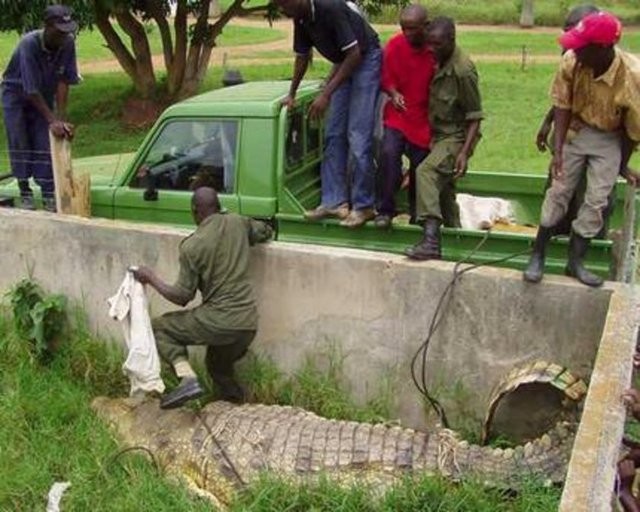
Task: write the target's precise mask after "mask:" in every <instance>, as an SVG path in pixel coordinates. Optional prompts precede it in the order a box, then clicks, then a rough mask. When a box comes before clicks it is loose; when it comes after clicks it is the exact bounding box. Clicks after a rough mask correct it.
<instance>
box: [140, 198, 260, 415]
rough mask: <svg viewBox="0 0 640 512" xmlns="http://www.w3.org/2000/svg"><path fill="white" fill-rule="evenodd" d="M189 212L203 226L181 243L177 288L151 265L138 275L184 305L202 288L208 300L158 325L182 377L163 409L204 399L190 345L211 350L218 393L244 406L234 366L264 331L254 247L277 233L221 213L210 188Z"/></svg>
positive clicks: (163, 350)
mask: <svg viewBox="0 0 640 512" xmlns="http://www.w3.org/2000/svg"><path fill="white" fill-rule="evenodd" d="M191 209H192V212H193V218H194V220H195V222H196V225H197V226H198V227H197V229H196V230H195V232H194V233H193V234H191V235H189V236H188V237H187V238H185V239H184V240H183V241H182V242H181V244H180V271H179V275H178V280H177V281H176V283H175V284H173V285H170V284H167V283H165V282H164V281H163V280H162V279H160V278H159V277H158V276H156V275H155V273H154V272H153V271H151V270H150V269H149V268H147V267H140V268H139V269H138V270H135V271H133V273H134V275H135V277H136V279H137V280H138V281H140V282H141V283H143V284H150V285H151V286H152V287H153V288H155V289H156V290H157V291H158V293H160V295H162V296H163V297H164V298H165V299H167V300H168V301H170V302H173V303H174V304H177V305H179V306H185V305H186V304H187V303H188V302H189V301H191V300H192V299H193V298H194V297H195V294H196V290H200V293H201V295H202V304H200V305H199V306H197V307H195V308H192V309H187V310H184V311H174V312H171V313H166V314H164V315H162V316H161V317H159V318H154V319H153V322H152V325H153V332H154V335H155V338H156V344H157V346H158V352H159V353H160V357H161V358H162V359H163V360H165V361H167V362H168V363H170V364H171V365H172V366H173V368H174V370H175V372H176V375H177V376H178V377H179V378H180V379H181V382H180V385H179V386H178V387H177V388H176V389H174V390H173V391H172V392H170V393H167V394H165V395H164V396H163V397H162V400H161V401H160V407H161V408H163V409H171V408H174V407H179V406H181V405H183V404H184V403H185V402H187V401H189V400H192V399H194V398H198V397H199V396H201V395H202V393H203V389H202V387H201V386H200V383H199V382H198V379H197V377H196V374H195V372H194V371H193V368H192V367H191V365H190V364H189V354H188V351H187V346H188V345H205V346H206V347H207V353H206V359H205V361H206V367H207V371H208V372H209V374H210V375H211V378H212V379H213V382H214V383H215V384H216V385H217V386H218V388H219V390H220V395H221V396H220V399H221V400H228V401H231V402H242V401H243V400H244V392H243V390H242V388H241V387H240V385H239V384H238V383H237V382H236V380H235V379H234V368H233V367H234V363H235V362H236V361H237V360H238V359H240V358H241V357H242V356H244V355H245V353H246V352H247V349H248V347H249V345H250V344H251V342H252V341H253V338H254V337H255V334H256V329H257V325H258V311H257V308H256V303H255V299H254V297H253V287H252V284H251V281H250V279H249V246H250V245H254V244H255V243H258V242H264V241H266V240H267V239H268V238H270V236H271V233H272V231H271V228H270V227H269V226H267V225H266V224H263V223H261V222H258V221H253V220H250V219H248V218H245V217H242V216H240V215H235V214H233V213H225V212H223V211H222V210H221V208H220V202H219V200H218V195H217V193H216V191H215V190H214V189H212V188H208V187H201V188H198V189H197V190H196V191H195V192H194V194H193V198H192V201H191Z"/></svg>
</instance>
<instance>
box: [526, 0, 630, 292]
mask: <svg viewBox="0 0 640 512" xmlns="http://www.w3.org/2000/svg"><path fill="white" fill-rule="evenodd" d="M621 33H622V26H621V24H620V22H619V21H618V19H617V18H616V17H615V16H613V15H612V14H609V13H607V12H598V13H594V14H590V15H588V16H586V17H585V18H583V19H582V21H580V23H578V24H577V25H576V26H575V27H574V28H572V29H571V30H569V31H567V32H565V33H564V35H562V36H561V37H560V44H561V45H562V47H564V48H566V49H567V50H570V51H567V52H566V53H565V54H564V56H563V58H562V63H561V65H560V69H559V70H558V72H557V73H556V76H555V79H554V81H553V85H552V87H551V97H552V99H553V104H554V118H555V136H554V154H553V160H552V163H551V170H552V173H553V182H552V184H551V188H549V190H547V193H546V195H545V198H544V202H543V203H542V212H541V214H540V227H539V229H538V234H537V236H536V241H535V244H534V247H533V254H532V256H531V260H530V262H529V266H528V267H527V269H526V270H525V272H524V279H525V280H526V281H529V282H532V283H537V282H538V281H540V280H541V279H542V274H543V271H544V261H545V249H546V246H547V243H548V242H549V239H550V238H551V237H552V236H553V234H554V228H555V227H556V226H557V224H558V223H559V222H560V220H561V219H562V218H563V217H564V216H565V214H566V212H567V208H568V206H569V201H570V200H571V197H572V196H573V194H574V192H575V190H576V187H577V185H578V183H579V182H580V179H581V178H582V176H583V175H584V173H585V172H586V176H587V188H586V192H585V196H584V202H583V204H582V205H581V206H580V209H579V210H578V215H577V217H576V219H575V220H574V221H573V222H572V224H571V238H570V241H569V261H568V264H567V267H566V270H565V272H566V274H567V275H569V276H572V277H575V278H576V279H578V281H580V282H581V283H583V284H586V285H588V286H600V285H601V284H602V279H601V278H600V277H598V276H596V275H594V274H592V273H591V272H589V271H588V270H586V269H585V267H584V263H583V262H584V258H585V255H586V253H587V249H588V248H589V244H590V242H591V239H592V238H594V237H595V236H596V235H597V234H598V232H599V231H600V230H601V229H602V225H603V210H604V209H605V208H606V206H607V203H608V199H607V198H608V196H609V194H610V192H611V190H612V188H613V186H614V185H615V183H616V180H617V178H618V174H622V175H625V176H626V175H628V174H629V170H628V168H627V164H628V162H629V157H630V156H631V152H632V150H633V148H634V147H635V146H636V145H637V143H638V142H639V141H640V94H639V93H638V91H639V90H640V61H639V60H638V59H637V58H636V57H634V56H633V55H631V54H628V53H626V52H623V51H622V50H620V49H618V48H617V47H616V46H615V45H616V43H617V42H618V40H619V39H620V35H621Z"/></svg>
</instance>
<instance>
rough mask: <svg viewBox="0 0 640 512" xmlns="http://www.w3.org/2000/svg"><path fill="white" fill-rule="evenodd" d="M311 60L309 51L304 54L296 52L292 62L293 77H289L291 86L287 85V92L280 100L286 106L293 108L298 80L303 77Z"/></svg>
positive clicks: (298, 84) (300, 80)
mask: <svg viewBox="0 0 640 512" xmlns="http://www.w3.org/2000/svg"><path fill="white" fill-rule="evenodd" d="M310 60H311V52H309V53H305V54H296V60H295V61H294V63H293V78H292V79H291V87H289V94H288V95H287V97H286V98H285V99H284V100H282V104H283V105H284V106H286V107H287V108H293V106H294V104H295V99H296V93H297V92H298V87H299V86H300V82H302V79H303V78H304V75H305V73H306V72H307V68H308V67H309V61H310Z"/></svg>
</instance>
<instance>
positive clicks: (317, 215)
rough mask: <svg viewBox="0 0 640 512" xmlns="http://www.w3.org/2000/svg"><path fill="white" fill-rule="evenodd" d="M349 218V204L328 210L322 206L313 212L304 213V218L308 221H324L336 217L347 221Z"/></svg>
mask: <svg viewBox="0 0 640 512" xmlns="http://www.w3.org/2000/svg"><path fill="white" fill-rule="evenodd" d="M348 216H349V205H348V204H347V203H342V204H339V205H338V206H336V207H335V208H328V207H326V206H323V205H320V206H318V207H317V208H314V209H313V210H308V211H306V212H304V217H305V219H307V220H322V219H326V218H328V217H336V218H338V219H340V220H342V219H346V218H347V217H348Z"/></svg>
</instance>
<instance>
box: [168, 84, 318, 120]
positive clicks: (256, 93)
mask: <svg viewBox="0 0 640 512" xmlns="http://www.w3.org/2000/svg"><path fill="white" fill-rule="evenodd" d="M290 84H291V82H290V81H289V80H278V81H275V80H274V81H265V82H263V81H259V82H247V83H244V84H240V85H234V86H232V87H223V88H221V89H214V90H212V91H208V92H205V93H203V94H199V95H198V96H193V97H192V98H189V99H187V100H184V101H181V102H180V103H176V104H175V105H172V106H171V107H169V108H168V109H167V110H165V111H164V113H163V114H162V117H163V118H165V117H176V116H179V117H182V116H190V117H194V116H211V115H214V116H224V117H227V116H230V117H231V116H232V117H275V116H277V115H278V113H279V112H280V109H281V107H282V106H281V101H282V99H283V98H284V97H285V96H286V95H287V93H288V92H289V86H290ZM319 84H320V82H319V81H318V80H305V81H303V82H302V83H301V84H300V87H299V88H298V94H297V98H302V97H303V96H307V95H309V94H311V93H312V92H314V91H316V90H317V89H318V86H319Z"/></svg>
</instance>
